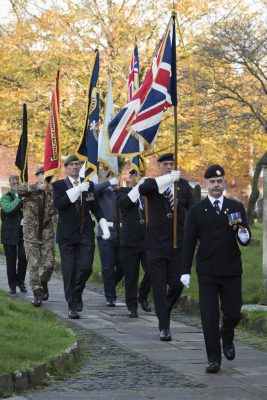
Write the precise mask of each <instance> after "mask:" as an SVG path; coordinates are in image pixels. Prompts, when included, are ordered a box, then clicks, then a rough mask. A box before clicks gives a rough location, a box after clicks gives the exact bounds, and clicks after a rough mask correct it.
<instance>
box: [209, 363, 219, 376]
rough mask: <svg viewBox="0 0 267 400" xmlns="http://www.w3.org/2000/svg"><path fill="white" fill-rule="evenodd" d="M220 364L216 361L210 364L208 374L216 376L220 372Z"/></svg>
mask: <svg viewBox="0 0 267 400" xmlns="http://www.w3.org/2000/svg"><path fill="white" fill-rule="evenodd" d="M220 368H221V367H220V364H219V363H218V362H216V361H214V362H210V363H208V365H207V366H206V372H207V373H208V374H216V373H217V372H219V371H220Z"/></svg>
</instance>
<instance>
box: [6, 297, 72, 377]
mask: <svg viewBox="0 0 267 400" xmlns="http://www.w3.org/2000/svg"><path fill="white" fill-rule="evenodd" d="M0 315H1V324H0V337H1V341H0V373H1V374H2V373H10V372H14V371H16V370H19V369H31V368H33V367H34V366H36V365H38V364H40V363H49V361H50V360H51V359H52V358H53V357H55V356H56V355H57V354H59V353H60V352H62V351H63V350H65V349H66V348H68V347H70V346H71V345H73V344H74V343H75V342H76V338H75V336H74V335H73V333H72V331H71V330H70V329H66V327H65V326H64V325H63V323H61V322H60V321H59V320H58V319H57V318H56V317H55V315H54V314H53V313H52V312H50V311H49V310H46V309H43V308H38V309H37V308H34V307H33V306H32V305H31V304H30V303H29V302H27V301H24V300H13V299H12V298H11V297H10V295H9V294H7V293H6V292H4V291H2V290H0Z"/></svg>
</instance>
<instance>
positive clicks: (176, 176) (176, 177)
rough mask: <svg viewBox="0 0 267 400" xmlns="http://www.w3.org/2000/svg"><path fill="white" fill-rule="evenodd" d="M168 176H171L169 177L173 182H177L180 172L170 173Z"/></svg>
mask: <svg viewBox="0 0 267 400" xmlns="http://www.w3.org/2000/svg"><path fill="white" fill-rule="evenodd" d="M170 175H171V177H172V179H173V182H176V181H179V179H180V176H181V171H178V170H177V171H171V173H170Z"/></svg>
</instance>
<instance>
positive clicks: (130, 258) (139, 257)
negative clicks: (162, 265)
mask: <svg viewBox="0 0 267 400" xmlns="http://www.w3.org/2000/svg"><path fill="white" fill-rule="evenodd" d="M121 260H122V265H123V269H124V282H125V302H126V305H127V308H128V310H132V311H136V310H137V308H138V304H137V290H138V278H139V269H140V262H141V264H142V267H143V269H144V271H145V274H144V278H143V280H142V283H141V285H140V290H139V299H140V300H144V299H147V295H148V293H149V291H150V288H151V281H150V276H149V274H148V271H147V269H148V267H147V260H146V250H145V248H144V247H141V246H122V247H121Z"/></svg>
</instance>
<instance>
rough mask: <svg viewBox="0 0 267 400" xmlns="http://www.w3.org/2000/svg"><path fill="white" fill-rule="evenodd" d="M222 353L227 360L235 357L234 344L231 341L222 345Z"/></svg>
mask: <svg viewBox="0 0 267 400" xmlns="http://www.w3.org/2000/svg"><path fill="white" fill-rule="evenodd" d="M223 354H224V356H225V358H227V360H230V361H232V360H234V358H235V345H234V343H233V342H232V343H231V344H228V345H225V346H223Z"/></svg>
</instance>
